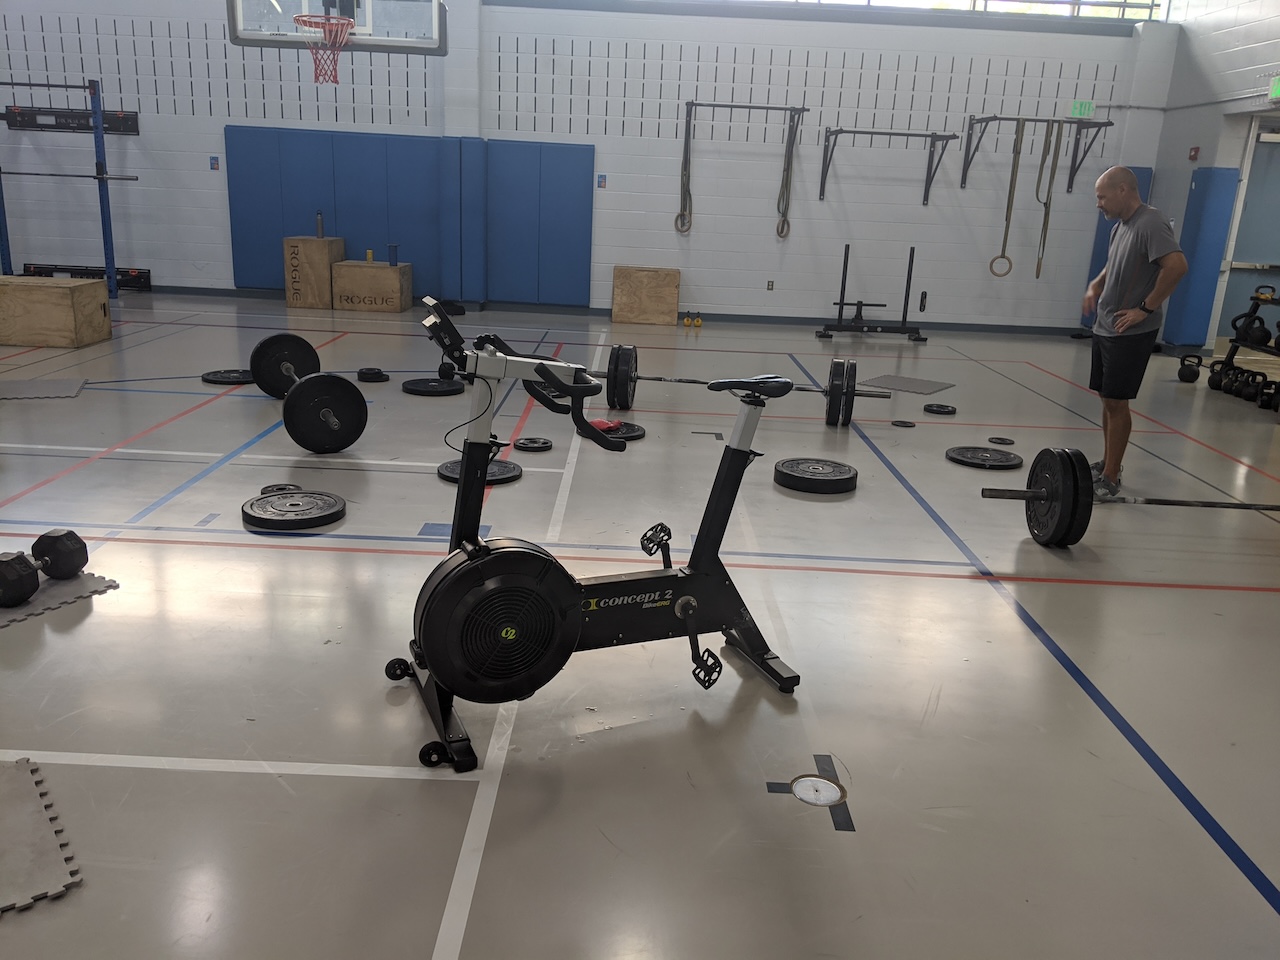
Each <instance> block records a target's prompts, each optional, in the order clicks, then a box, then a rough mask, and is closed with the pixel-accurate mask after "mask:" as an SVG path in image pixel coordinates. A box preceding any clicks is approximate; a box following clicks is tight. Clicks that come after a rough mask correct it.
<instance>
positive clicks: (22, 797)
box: [0, 760, 80, 917]
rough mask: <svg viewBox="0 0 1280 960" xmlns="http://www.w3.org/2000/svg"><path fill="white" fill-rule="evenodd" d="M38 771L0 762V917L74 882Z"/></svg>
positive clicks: (76, 876)
mask: <svg viewBox="0 0 1280 960" xmlns="http://www.w3.org/2000/svg"><path fill="white" fill-rule="evenodd" d="M39 771H40V768H39V767H37V766H33V765H32V763H31V761H30V760H17V761H15V762H13V763H4V764H0V838H3V843H0V917H3V916H4V913H5V911H6V910H15V909H16V910H25V909H27V908H28V907H30V906H31V905H32V904H33V903H35V902H36V901H37V900H44V899H46V898H50V897H60V896H62V895H63V894H64V893H66V892H67V890H69V889H70V888H71V887H74V886H75V885H76V884H78V883H79V882H80V869H79V868H78V867H76V866H74V865H73V864H72V860H73V859H74V857H72V855H71V853H70V851H69V850H68V849H67V841H66V840H63V839H62V827H60V826H59V825H58V822H57V821H58V815H57V814H56V813H55V812H54V810H53V801H52V800H50V799H49V792H48V791H47V790H45V789H44V778H43V777H41V776H40V772H39Z"/></svg>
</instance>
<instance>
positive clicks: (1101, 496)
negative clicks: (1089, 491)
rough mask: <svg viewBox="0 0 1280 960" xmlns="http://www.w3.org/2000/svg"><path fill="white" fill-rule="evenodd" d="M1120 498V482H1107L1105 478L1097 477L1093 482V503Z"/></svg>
mask: <svg viewBox="0 0 1280 960" xmlns="http://www.w3.org/2000/svg"><path fill="white" fill-rule="evenodd" d="M1118 496H1120V482H1119V481H1118V480H1117V481H1114V482H1113V481H1111V480H1108V479H1107V478H1106V477H1098V478H1097V479H1096V480H1094V481H1093V502H1094V503H1105V502H1106V501H1108V500H1114V499H1116V497H1118Z"/></svg>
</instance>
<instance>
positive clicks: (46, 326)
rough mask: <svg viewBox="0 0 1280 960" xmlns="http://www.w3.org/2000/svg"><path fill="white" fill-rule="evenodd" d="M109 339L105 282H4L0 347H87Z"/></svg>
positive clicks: (1, 285)
mask: <svg viewBox="0 0 1280 960" xmlns="http://www.w3.org/2000/svg"><path fill="white" fill-rule="evenodd" d="M110 339H111V310H110V309H109V308H108V306H107V281H105V280H71V279H68V278H64V277H0V344H4V345H5V346H10V347H84V346H88V345H89V344H91V343H99V342H101V341H103V340H110Z"/></svg>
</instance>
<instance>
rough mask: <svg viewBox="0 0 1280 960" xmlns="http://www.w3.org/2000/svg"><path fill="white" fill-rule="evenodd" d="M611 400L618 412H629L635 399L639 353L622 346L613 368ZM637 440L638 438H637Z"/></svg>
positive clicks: (633, 348)
mask: <svg viewBox="0 0 1280 960" xmlns="http://www.w3.org/2000/svg"><path fill="white" fill-rule="evenodd" d="M613 375H614V381H615V382H614V388H613V399H614V402H615V403H616V404H617V409H618V410H630V409H631V407H632V405H633V404H634V403H635V399H636V377H638V376H639V375H640V351H638V350H637V349H636V348H635V347H633V346H629V345H625V344H624V345H623V346H621V347H619V348H618V364H617V366H616V367H615V368H614V372H613ZM637 439H639V438H637Z"/></svg>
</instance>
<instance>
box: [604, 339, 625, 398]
mask: <svg viewBox="0 0 1280 960" xmlns="http://www.w3.org/2000/svg"><path fill="white" fill-rule="evenodd" d="M621 350H622V347H621V345H619V344H616V343H615V344H614V345H613V346H612V347H610V348H609V365H608V366H607V367H606V368H605V377H604V400H605V403H607V404H608V405H609V409H610V410H617V409H618V353H619V351H621Z"/></svg>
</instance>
